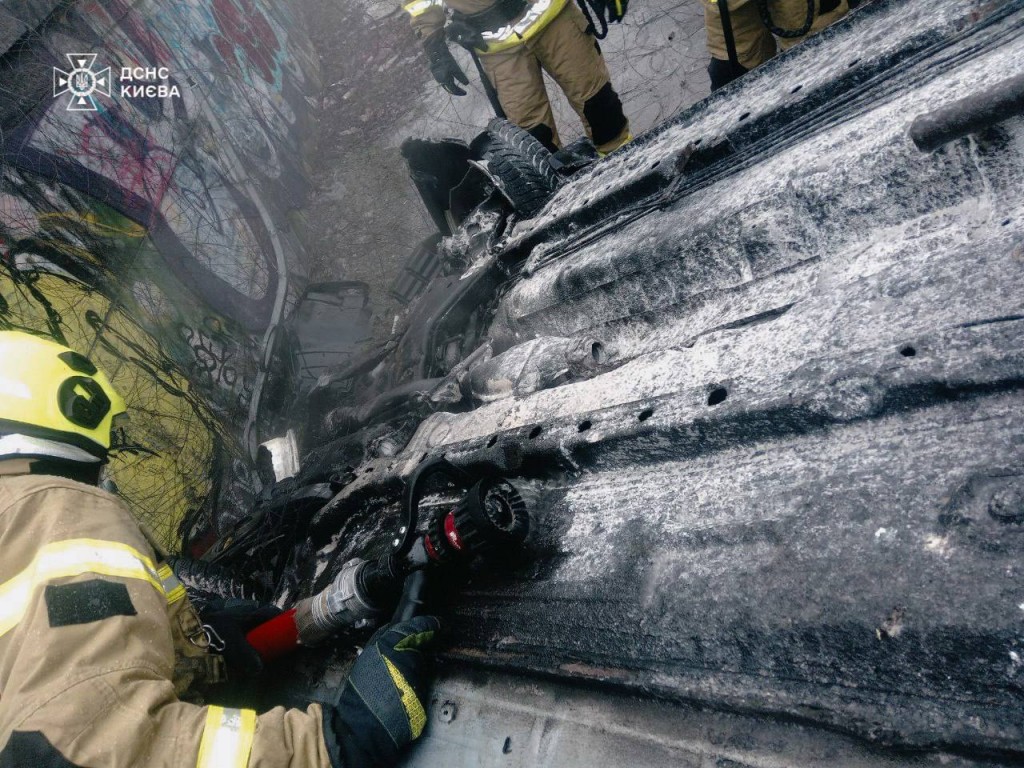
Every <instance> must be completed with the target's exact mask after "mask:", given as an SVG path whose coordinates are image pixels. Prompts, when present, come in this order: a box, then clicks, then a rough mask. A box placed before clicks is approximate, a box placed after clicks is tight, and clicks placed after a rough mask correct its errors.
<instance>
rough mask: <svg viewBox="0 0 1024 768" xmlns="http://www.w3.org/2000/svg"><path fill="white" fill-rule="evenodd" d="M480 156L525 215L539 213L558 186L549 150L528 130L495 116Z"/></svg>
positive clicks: (520, 211) (529, 216) (523, 216)
mask: <svg viewBox="0 0 1024 768" xmlns="http://www.w3.org/2000/svg"><path fill="white" fill-rule="evenodd" d="M487 134H488V138H489V141H488V144H487V148H486V149H485V151H484V156H483V160H484V161H485V163H486V165H487V170H488V173H489V174H490V175H491V177H492V178H493V179H494V181H495V183H496V184H497V185H498V187H499V189H500V190H501V192H502V194H504V196H505V197H506V198H507V199H508V200H509V202H510V203H512V206H513V207H514V208H515V210H516V212H517V213H518V214H519V215H520V216H521V217H522V218H524V219H528V218H531V217H533V216H536V215H537V214H538V213H540V211H541V209H542V208H543V207H544V205H545V204H546V203H547V201H548V200H549V199H551V196H552V195H553V194H554V192H555V190H556V189H558V186H559V178H558V173H557V172H556V171H555V168H554V166H553V165H552V164H551V153H550V152H549V151H548V150H547V148H546V147H545V146H544V145H543V144H541V143H540V142H539V141H537V139H535V138H534V137H533V136H532V135H531V134H530V133H529V132H528V131H525V130H523V129H522V128H520V127H519V126H517V125H513V124H512V123H510V122H509V121H508V120H503V119H501V118H495V119H493V120H491V122H490V123H489V124H488V126H487Z"/></svg>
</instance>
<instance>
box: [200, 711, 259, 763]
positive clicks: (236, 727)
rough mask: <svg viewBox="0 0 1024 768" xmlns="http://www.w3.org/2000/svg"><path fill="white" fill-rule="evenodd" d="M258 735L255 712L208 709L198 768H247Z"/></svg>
mask: <svg viewBox="0 0 1024 768" xmlns="http://www.w3.org/2000/svg"><path fill="white" fill-rule="evenodd" d="M255 735H256V712H255V711H254V710H251V709H227V708H225V707H208V708H207V710H206V726H205V727H204V728H203V738H202V740H201V741H200V742H199V757H198V758H197V759H196V768H246V766H248V765H249V755H250V754H251V753H252V742H253V738H254V737H255Z"/></svg>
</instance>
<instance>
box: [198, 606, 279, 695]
mask: <svg viewBox="0 0 1024 768" xmlns="http://www.w3.org/2000/svg"><path fill="white" fill-rule="evenodd" d="M280 613H281V609H280V608H278V607H277V606H276V605H270V604H268V603H261V602H259V601H258V600H239V599H234V598H233V599H230V600H211V601H210V602H208V603H206V604H205V605H203V606H202V607H201V609H200V610H199V618H200V619H202V622H203V625H204V627H205V628H206V630H207V634H208V635H209V636H210V650H212V651H214V652H215V653H219V654H221V655H222V656H223V657H224V666H225V667H227V673H228V679H229V680H232V681H243V680H251V679H253V678H254V677H256V676H257V675H259V674H260V672H262V671H263V658H262V657H261V656H260V654H259V653H258V652H257V651H256V649H255V648H253V647H252V646H251V645H249V643H248V641H246V639H245V635H246V633H247V632H248V631H249V630H250V629H253V628H255V627H258V626H259V625H260V624H263V623H264V622H267V621H270V620H271V619H272V618H274V617H275V616H277V615H278V614H280Z"/></svg>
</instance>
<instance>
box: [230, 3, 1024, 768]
mask: <svg viewBox="0 0 1024 768" xmlns="http://www.w3.org/2000/svg"><path fill="white" fill-rule="evenodd" d="M1022 32H1024V7H1022V6H1021V4H1020V3H1013V2H1004V3H999V2H994V3H990V2H972V3H963V2H954V1H953V0H948V1H946V2H937V3H929V4H923V3H903V2H882V3H874V4H870V5H867V6H865V7H863V8H861V9H859V10H858V11H857V12H856V13H854V14H852V15H851V16H850V17H849V18H848V19H846V20H845V21H844V22H842V23H840V24H838V25H836V26H835V27H833V28H830V29H829V30H827V31H826V32H825V33H823V34H822V35H820V36H818V37H816V38H814V39H812V40H810V41H808V42H806V43H804V44H802V45H801V46H799V47H798V48H796V49H794V50H793V51H791V52H789V53H787V54H786V55H785V56H781V57H779V58H778V59H776V60H773V61H772V62H770V63H769V64H768V65H766V66H764V67H762V68H760V69H758V70H756V71H755V72H753V73H751V74H750V75H748V76H745V77H744V78H742V80H740V81H739V82H737V83H735V84H734V85H732V86H730V87H728V88H726V89H724V90H722V91H720V92H717V93H715V94H713V95H712V96H711V97H709V98H708V99H706V100H705V101H703V102H701V103H699V104H697V105H695V106H694V107H692V108H690V109H688V110H686V111H685V112H683V113H681V114H679V115H677V116H676V117H675V118H673V119H672V120H670V121H669V122H667V123H666V124H665V125H663V126H660V127H659V128H658V129H656V130H654V131H652V132H650V133H648V134H647V135H644V136H642V137H639V138H638V139H637V140H636V141H635V142H634V143H633V144H632V145H631V146H629V147H628V148H627V149H625V150H623V151H621V152H619V153H616V154H615V155H613V156H611V157H610V158H608V159H605V160H603V161H601V162H599V163H596V164H593V165H591V166H589V167H588V168H585V169H583V170H581V171H579V172H578V173H576V174H574V175H573V176H571V177H570V178H569V179H568V180H567V181H566V182H565V183H564V184H563V185H562V186H561V188H560V189H559V190H558V191H557V192H556V193H555V194H554V196H553V197H552V199H551V200H550V202H549V203H548V204H547V206H546V207H545V208H544V209H543V210H542V211H541V212H540V213H539V215H537V216H535V217H533V218H531V219H529V220H518V219H517V218H515V216H514V215H513V216H512V217H511V218H509V212H508V211H507V210H503V209H501V207H500V206H497V207H495V206H494V205H492V204H485V205H484V206H482V207H481V208H479V209H476V210H475V211H473V212H471V213H468V214H467V215H466V217H465V218H464V220H463V221H462V222H461V226H459V227H457V228H454V229H453V230H452V234H451V235H450V236H449V237H447V238H446V239H444V240H443V241H441V244H440V245H439V246H438V247H439V249H440V251H441V253H440V256H439V262H438V263H439V265H440V266H439V274H438V276H437V277H435V278H433V279H432V280H430V282H429V284H427V285H426V287H425V288H424V289H423V290H422V292H420V293H419V294H418V295H416V296H415V297H414V298H411V303H410V305H409V307H408V309H407V310H406V311H405V312H404V313H403V315H402V316H401V317H400V318H399V320H398V322H397V324H396V331H395V334H394V335H393V336H392V337H391V339H390V340H389V341H388V342H387V343H386V344H384V345H383V346H381V347H380V348H377V349H374V350H371V351H370V352H368V353H366V354H365V355H364V357H362V358H360V359H356V360H353V361H352V362H350V363H348V364H346V365H345V366H342V367H340V368H336V369H335V370H333V371H332V372H329V373H326V374H325V375H323V376H321V378H320V380H319V382H318V384H317V385H316V386H314V387H313V391H312V392H311V394H310V398H311V400H310V401H309V402H310V404H311V406H310V407H311V409H312V413H313V414H314V416H313V417H311V420H310V424H309V426H308V428H307V430H306V431H305V434H304V436H303V438H302V441H301V442H302V445H303V451H304V456H303V462H302V469H301V470H300V472H299V473H298V475H297V476H296V477H295V478H292V479H291V480H289V481H288V482H289V483H291V486H290V488H291V489H292V490H294V489H301V488H305V487H309V486H313V485H316V484H329V485H330V493H329V494H324V495H325V496H327V495H329V496H330V501H328V502H327V503H325V504H322V505H316V508H315V510H314V511H311V512H309V514H307V515H306V516H305V518H304V519H303V520H302V523H301V525H300V526H299V528H298V531H297V533H296V535H295V536H294V537H292V538H291V539H289V541H288V542H287V546H284V547H283V548H280V551H278V552H276V553H274V554H273V555H272V556H269V555H268V556H267V558H265V559H266V560H268V561H269V560H273V559H274V558H284V559H285V560H286V561H287V567H277V569H276V570H273V574H272V576H270V577H267V576H266V572H264V573H261V567H262V566H261V563H263V562H264V559H261V558H254V557H253V556H252V550H251V549H250V550H248V551H240V552H239V554H238V556H236V557H235V558H233V559H232V558H226V560H225V562H226V563H227V564H229V565H232V566H234V567H235V568H236V569H238V570H246V571H247V575H248V576H250V577H252V578H255V579H260V578H263V581H264V587H265V588H266V589H267V590H268V592H269V593H270V595H269V596H271V597H273V598H274V599H275V600H277V601H279V602H280V603H282V604H284V603H287V602H289V601H291V600H294V599H295V598H297V597H300V596H303V595H306V594H310V593H312V592H313V591H315V590H317V589H319V588H321V587H322V586H323V585H324V584H325V583H326V582H327V581H328V580H329V579H330V578H331V577H332V576H333V575H334V574H335V573H337V572H338V570H339V569H340V568H341V566H342V564H343V563H345V562H346V561H347V560H349V559H350V558H352V557H355V556H363V557H367V556H376V555H379V554H381V553H382V552H386V551H387V548H388V546H389V542H390V541H391V539H392V537H393V536H394V535H395V531H396V530H397V527H398V525H399V524H400V522H401V515H400V496H401V492H402V488H403V482H404V481H405V480H406V479H408V478H409V477H410V476H411V475H412V474H413V473H414V472H415V470H416V467H417V466H419V465H420V464H421V463H423V462H425V461H430V460H432V459H434V458H437V457H440V456H443V457H445V458H446V459H447V460H448V461H450V462H452V463H453V464H454V465H456V466H459V467H461V468H463V469H465V470H467V471H470V472H480V473H490V474H498V475H500V476H502V477H504V478H507V479H509V480H510V481H511V482H512V483H513V484H514V485H515V487H516V488H517V489H518V490H519V492H520V493H521V494H522V495H523V497H524V498H525V499H526V500H527V501H528V503H529V505H530V507H531V509H532V511H533V516H534V517H533V525H532V528H531V531H530V534H529V538H528V540H527V543H526V549H525V551H524V552H523V553H522V554H520V555H518V556H517V557H515V558H509V559H507V560H503V561H501V562H499V563H497V564H495V565H493V567H490V568H487V569H478V570H473V571H471V572H470V573H468V574H467V575H466V577H465V579H463V580H460V581H459V582H458V583H452V584H450V585H442V588H441V590H440V592H441V594H439V595H437V596H436V600H437V606H438V610H439V611H440V612H441V615H442V616H443V617H444V619H445V621H446V623H447V625H448V628H449V631H450V638H451V642H450V645H449V647H448V648H447V650H446V651H445V652H444V653H443V654H442V660H443V664H442V670H441V677H440V679H439V682H438V685H437V687H436V690H435V695H434V699H433V701H432V704H431V711H430V713H429V716H430V724H429V726H428V731H427V732H426V735H425V738H424V739H423V740H422V743H421V744H419V745H418V746H417V747H416V748H415V749H414V750H413V752H412V754H411V756H410V759H409V764H410V765H433V764H437V763H438V762H442V761H443V762H444V763H445V764H450V765H560V766H571V765H590V764H593V763H594V762H595V761H597V760H600V761H601V762H602V763H603V764H609V765H767V764H773V765H775V764H779V765H852V764H855V765H876V764H877V765H890V764H896V763H903V762H912V763H914V764H927V765H931V764H935V765H939V764H956V765H976V764H982V763H984V764H990V763H991V762H994V763H996V764H1007V765H1009V764H1018V763H1019V762H1020V761H1021V760H1022V759H1024V719H1022V718H1021V712H1022V704H1024V698H1022V694H1024V661H1022V659H1024V636H1022V634H1021V626H1022V625H1021V622H1022V620H1024V592H1022V589H1021V586H1020V576H1021V554H1022V552H1024V469H1022V467H1024V443H1022V441H1021V413H1022V405H1024V399H1022V395H1021V386H1022V383H1024V351H1022V347H1021V343H1020V341H1021V328H1022V324H1024V198H1022V195H1021V188H1022V183H1024V120H1022V119H1021V117H1020V109H1019V104H1020V101H1019V95H1017V96H1014V94H1019V88H1020V78H1021V76H1022V74H1024V34H1022ZM1015 89H1017V90H1015ZM1007 94H1009V96H1007ZM1015 98H1016V99H1017V101H1016V102H1014V99H1015ZM1007 101H1009V103H1010V104H1011V107H1010V108H1005V104H1006V103H1007ZM1013 103H1016V104H1017V105H1018V107H1017V108H1016V110H1015V109H1014V108H1012V104H1013ZM992 104H1003V105H1004V108H1003V109H1002V111H1000V110H999V109H992V108H991V105H992ZM950 105H954V107H955V109H954V112H955V114H956V115H959V117H956V118H950V117H948V116H947V117H946V118H942V117H941V114H939V113H938V112H937V110H939V109H940V108H943V107H949V106H950ZM957 105H959V106H957ZM986 105H987V106H986ZM956 109H958V110H959V112H956ZM929 115H930V116H931V117H930V118H929V117H927V116H929ZM936 115H939V116H938V118H937V117H936ZM922 116H926V117H922ZM965 116H966V117H965ZM919 119H924V120H925V121H926V122H927V121H928V120H931V121H932V123H935V121H936V120H938V121H939V122H940V123H941V125H942V126H944V128H943V129H942V130H940V131H939V132H938V133H939V134H942V136H944V140H938V141H939V144H938V146H931V145H930V144H928V142H923V143H924V144H927V146H924V147H922V146H919V144H918V142H916V141H915V136H917V137H918V138H919V139H920V136H921V131H922V130H923V129H922V128H921V126H922V125H923V123H921V122H917V123H915V121H918V120H919ZM943 119H944V120H945V122H943ZM915 125H917V129H914V126H915ZM958 126H959V127H958ZM942 131H945V133H943V132H942ZM929 135H933V136H934V135H937V134H936V133H935V132H932V133H931V134H929ZM498 220H500V222H499V221H498ZM343 390H344V391H343ZM289 492H291V491H289ZM447 502H448V500H447V498H446V496H445V493H444V491H443V489H442V490H440V491H438V493H437V494H436V495H435V496H434V497H433V498H432V500H430V503H431V504H434V505H441V504H445V503H447ZM278 544H280V542H279V543H278ZM243 549H244V548H243ZM274 562H277V563H278V564H280V562H281V561H280V560H275V561H274ZM264 571H266V569H264ZM349 639H350V640H352V641H353V642H358V641H359V637H358V636H355V637H352V638H349ZM345 648H346V646H345V644H342V646H341V650H337V651H327V652H317V653H313V652H310V653H308V654H304V655H303V656H302V657H301V658H300V659H299V660H297V661H296V662H295V667H294V668H292V669H290V670H287V671H286V672H281V673H279V679H278V680H277V687H276V690H275V695H277V696H279V697H280V696H285V697H286V698H293V699H295V700H300V699H303V698H308V697H313V698H315V697H317V696H318V695H320V696H323V695H328V694H327V693H326V692H327V691H329V689H330V685H331V681H332V680H337V679H339V678H340V677H341V675H342V674H343V671H344V669H345V665H346V663H347V659H348V658H349V657H350V653H349V652H347V651H346V650H345ZM296 672H297V673H298V674H296Z"/></svg>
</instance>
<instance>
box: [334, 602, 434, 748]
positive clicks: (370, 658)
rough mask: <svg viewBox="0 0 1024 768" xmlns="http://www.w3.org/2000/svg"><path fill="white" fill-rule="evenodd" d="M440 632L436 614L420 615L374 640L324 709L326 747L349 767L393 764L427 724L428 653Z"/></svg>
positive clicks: (389, 628) (385, 629)
mask: <svg viewBox="0 0 1024 768" xmlns="http://www.w3.org/2000/svg"><path fill="white" fill-rule="evenodd" d="M440 628H441V624H440V622H439V621H438V620H437V619H436V618H434V617H433V616H417V617H416V618H414V619H410V620H409V621H403V622H401V623H400V624H394V625H389V626H386V627H383V628H381V629H380V630H378V631H377V633H376V634H374V636H373V637H372V638H370V642H369V643H367V645H366V648H365V649H364V650H363V652H362V654H360V656H359V658H358V659H356V663H355V664H354V665H353V666H352V672H351V673H350V674H349V677H348V680H347V681H346V682H345V687H344V688H342V690H341V696H340V697H339V699H338V702H337V704H336V705H335V706H334V707H333V708H331V707H325V708H324V728H325V731H327V737H328V742H327V743H328V745H330V744H331V743H332V741H333V742H334V743H335V744H337V746H338V750H339V752H340V755H339V757H340V762H341V764H342V765H344V766H345V768H373V767H375V766H387V765H393V764H394V763H395V762H396V760H397V759H398V755H399V752H400V751H401V750H402V749H403V748H404V747H406V746H407V745H408V744H409V743H410V742H411V741H413V740H414V739H416V738H418V737H419V735H420V733H421V732H422V731H423V726H424V725H426V723H427V713H426V709H425V708H424V701H425V700H426V693H427V682H428V679H427V678H428V673H429V659H430V657H429V656H428V655H427V654H426V651H427V650H428V649H429V647H430V645H431V644H432V643H433V642H434V640H435V638H436V636H437V633H438V631H439V630H440ZM332 732H333V733H332Z"/></svg>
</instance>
